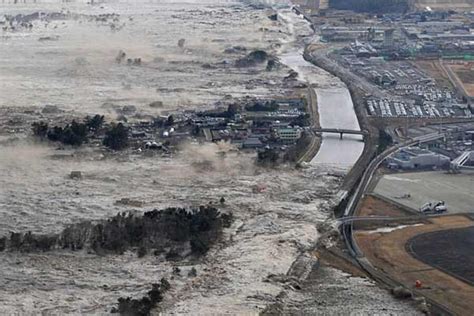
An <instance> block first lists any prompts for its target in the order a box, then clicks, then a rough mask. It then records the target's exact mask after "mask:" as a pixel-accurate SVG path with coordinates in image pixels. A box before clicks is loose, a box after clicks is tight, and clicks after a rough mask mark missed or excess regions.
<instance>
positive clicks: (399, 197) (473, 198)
mask: <svg viewBox="0 0 474 316" xmlns="http://www.w3.org/2000/svg"><path fill="white" fill-rule="evenodd" d="M473 188H474V174H473V173H468V172H464V173H460V174H446V173H445V172H444V171H429V172H413V173H397V174H390V175H385V176H383V177H382V178H381V179H380V181H379V182H378V183H377V186H376V187H375V190H374V193H376V194H379V195H381V196H383V197H385V198H387V199H389V200H392V201H394V202H396V203H400V204H402V205H404V206H406V207H409V208H411V209H413V210H419V208H420V207H421V206H422V205H424V204H426V203H428V202H438V201H445V202H446V205H447V207H448V211H447V213H450V214H454V213H474V194H473Z"/></svg>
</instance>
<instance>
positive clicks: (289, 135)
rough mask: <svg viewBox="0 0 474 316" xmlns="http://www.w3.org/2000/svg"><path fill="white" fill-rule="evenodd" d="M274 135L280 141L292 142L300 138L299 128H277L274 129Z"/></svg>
mask: <svg viewBox="0 0 474 316" xmlns="http://www.w3.org/2000/svg"><path fill="white" fill-rule="evenodd" d="M275 136H276V138H277V139H278V140H280V141H281V142H282V143H285V144H293V143H295V142H296V141H297V140H298V139H300V138H301V128H295V127H287V128H277V129H275Z"/></svg>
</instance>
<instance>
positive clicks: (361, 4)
mask: <svg viewBox="0 0 474 316" xmlns="http://www.w3.org/2000/svg"><path fill="white" fill-rule="evenodd" d="M329 7H330V8H333V9H340V10H352V11H356V12H371V13H388V12H405V11H407V10H408V9H411V8H417V9H422V8H425V7H431V8H432V9H434V10H449V9H465V10H472V9H474V0H329Z"/></svg>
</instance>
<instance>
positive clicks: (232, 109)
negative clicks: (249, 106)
mask: <svg viewBox="0 0 474 316" xmlns="http://www.w3.org/2000/svg"><path fill="white" fill-rule="evenodd" d="M239 111H240V106H239V105H238V104H236V103H232V104H229V106H228V107H227V117H229V118H231V117H234V115H235V114H238V113H239Z"/></svg>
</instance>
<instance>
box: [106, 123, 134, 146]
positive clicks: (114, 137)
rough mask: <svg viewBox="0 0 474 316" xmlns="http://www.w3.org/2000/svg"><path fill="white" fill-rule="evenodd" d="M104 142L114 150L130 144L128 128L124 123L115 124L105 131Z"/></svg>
mask: <svg viewBox="0 0 474 316" xmlns="http://www.w3.org/2000/svg"><path fill="white" fill-rule="evenodd" d="M103 144H104V145H105V146H107V147H109V148H111V149H113V150H121V149H124V148H126V147H127V146H128V128H126V127H125V126H124V125H123V124H122V123H118V124H117V125H113V126H112V128H111V129H110V130H108V131H107V132H106V133H105V138H104V141H103Z"/></svg>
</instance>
